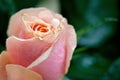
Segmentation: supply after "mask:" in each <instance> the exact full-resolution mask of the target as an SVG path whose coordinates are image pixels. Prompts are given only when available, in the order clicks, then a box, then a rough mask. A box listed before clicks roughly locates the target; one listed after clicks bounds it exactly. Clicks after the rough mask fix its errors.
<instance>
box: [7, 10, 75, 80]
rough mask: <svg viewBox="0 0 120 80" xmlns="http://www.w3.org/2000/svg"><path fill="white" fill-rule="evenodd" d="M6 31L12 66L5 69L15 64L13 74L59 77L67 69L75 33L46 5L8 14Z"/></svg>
mask: <svg viewBox="0 0 120 80" xmlns="http://www.w3.org/2000/svg"><path fill="white" fill-rule="evenodd" d="M7 34H8V39H7V41H6V48H7V55H8V58H9V62H10V64H14V65H8V66H6V72H10V71H11V70H12V69H13V70H14V67H15V71H16V72H14V74H16V73H17V71H18V70H21V71H23V72H24V71H26V73H27V72H31V71H32V73H34V72H35V74H39V75H40V76H41V77H42V79H43V80H60V79H61V77H62V76H64V75H65V73H66V72H67V71H68V68H69V65H70V60H71V58H72V54H73V51H74V49H75V47H76V34H75V30H74V28H73V26H72V25H69V24H68V23H67V20H66V19H65V18H63V17H62V16H61V15H60V14H57V13H55V12H52V11H50V10H48V9H46V8H29V9H23V10H21V11H19V12H17V13H16V14H14V15H13V16H12V17H11V19H10V22H9V26H8V31H7ZM18 65H21V66H18ZM18 68H19V69H18ZM10 69H11V70H10ZM18 73H19V71H18ZM11 75H12V74H10V73H7V76H9V77H10V76H11ZM32 75H33V74H32ZM14 79H15V78H13V80H14ZM8 80H9V79H8ZM15 80H16V79H15ZM18 80H19V79H18Z"/></svg>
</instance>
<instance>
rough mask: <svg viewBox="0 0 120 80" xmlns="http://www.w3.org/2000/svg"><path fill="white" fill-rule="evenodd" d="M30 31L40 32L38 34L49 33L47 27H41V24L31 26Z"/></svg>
mask: <svg viewBox="0 0 120 80" xmlns="http://www.w3.org/2000/svg"><path fill="white" fill-rule="evenodd" d="M31 28H32V30H33V31H40V32H43V33H46V32H48V31H49V29H48V27H47V26H46V25H43V24H38V23H37V24H34V25H32V26H31Z"/></svg>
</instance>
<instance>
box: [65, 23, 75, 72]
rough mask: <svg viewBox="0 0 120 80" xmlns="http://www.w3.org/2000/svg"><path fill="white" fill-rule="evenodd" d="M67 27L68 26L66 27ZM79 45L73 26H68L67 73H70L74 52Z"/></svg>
mask: <svg viewBox="0 0 120 80" xmlns="http://www.w3.org/2000/svg"><path fill="white" fill-rule="evenodd" d="M66 26H67V25H66ZM76 45H77V38H76V33H75V30H74V28H73V26H71V25H68V26H67V27H66V62H65V63H66V64H65V72H67V71H68V68H69V65H70V60H71V58H72V55H73V51H74V49H75V47H76Z"/></svg>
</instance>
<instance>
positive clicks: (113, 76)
mask: <svg viewBox="0 0 120 80" xmlns="http://www.w3.org/2000/svg"><path fill="white" fill-rule="evenodd" d="M101 80H120V58H118V59H117V60H116V61H114V62H113V64H112V65H111V66H110V67H109V69H108V71H107V73H105V75H104V76H103V77H102V79H101Z"/></svg>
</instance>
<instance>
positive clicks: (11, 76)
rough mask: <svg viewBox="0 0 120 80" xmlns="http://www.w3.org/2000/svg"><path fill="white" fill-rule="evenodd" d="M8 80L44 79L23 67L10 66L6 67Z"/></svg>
mask: <svg viewBox="0 0 120 80" xmlns="http://www.w3.org/2000/svg"><path fill="white" fill-rule="evenodd" d="M6 71H7V75H8V80H42V77H41V76H40V75H39V74H37V73H35V72H33V71H31V70H29V69H26V68H24V67H22V66H19V65H13V64H9V65H7V66H6Z"/></svg>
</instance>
